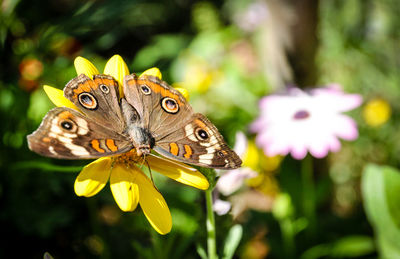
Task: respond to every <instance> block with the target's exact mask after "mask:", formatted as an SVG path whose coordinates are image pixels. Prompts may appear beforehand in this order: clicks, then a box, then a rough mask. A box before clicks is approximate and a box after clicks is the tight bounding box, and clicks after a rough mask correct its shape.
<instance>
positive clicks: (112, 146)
mask: <svg viewBox="0 0 400 259" xmlns="http://www.w3.org/2000/svg"><path fill="white" fill-rule="evenodd" d="M106 146H107V147H108V148H109V149H110V150H111V151H112V152H115V151H117V150H118V147H117V146H116V145H115V143H114V140H113V139H106Z"/></svg>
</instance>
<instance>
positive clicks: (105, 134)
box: [27, 74, 242, 169]
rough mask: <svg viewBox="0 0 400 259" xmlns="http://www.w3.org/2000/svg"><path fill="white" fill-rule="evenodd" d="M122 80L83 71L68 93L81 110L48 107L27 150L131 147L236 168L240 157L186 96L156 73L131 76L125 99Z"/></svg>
mask: <svg viewBox="0 0 400 259" xmlns="http://www.w3.org/2000/svg"><path fill="white" fill-rule="evenodd" d="M118 89H119V85H118V82H117V81H116V80H115V79H114V78H113V77H111V76H108V75H94V76H93V78H89V77H88V76H86V75H84V74H81V75H79V76H78V77H76V78H74V79H72V80H71V81H69V82H68V83H67V85H66V86H65V88H64V96H65V97H66V98H67V99H69V100H70V101H71V102H72V103H74V104H75V106H76V107H78V108H79V110H80V111H77V110H74V109H70V108H67V107H57V108H54V109H52V110H50V111H49V112H48V113H47V114H46V116H45V117H44V118H43V121H42V123H41V124H40V126H39V128H38V129H37V130H36V131H35V132H33V133H32V134H31V135H29V136H28V137H27V138H28V146H29V148H30V149H31V150H32V151H34V152H36V153H38V154H40V155H43V156H47V157H53V158H61V159H94V158H99V157H103V156H114V155H118V154H123V153H126V152H128V151H130V150H132V149H135V150H136V153H137V155H138V156H140V157H145V156H146V155H148V154H150V153H151V151H152V150H154V151H156V152H157V153H159V154H160V155H162V156H164V157H166V158H169V159H172V160H175V161H179V162H184V163H189V164H192V165H197V166H202V167H208V168H217V169H233V168H238V167H240V165H241V163H242V161H241V160H240V158H239V156H238V155H237V154H236V153H235V152H234V151H233V150H232V149H230V148H229V147H228V145H227V144H226V142H225V141H224V139H223V137H222V135H221V134H220V133H219V132H218V129H217V128H216V127H215V126H214V125H213V124H212V123H211V122H210V121H209V120H208V119H207V118H206V117H205V116H204V115H202V114H200V113H194V112H193V109H192V107H191V106H190V104H189V103H188V102H187V100H186V99H185V98H184V97H183V96H182V94H181V93H180V92H179V91H177V90H175V89H174V88H173V87H171V86H169V85H168V84H167V83H166V82H164V81H161V80H160V79H159V78H158V77H155V76H150V75H143V76H140V77H137V76H136V75H135V74H131V75H127V76H125V78H124V82H123V92H124V97H123V98H120V96H119V90H118Z"/></svg>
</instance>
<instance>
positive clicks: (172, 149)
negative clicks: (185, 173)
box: [169, 143, 179, 156]
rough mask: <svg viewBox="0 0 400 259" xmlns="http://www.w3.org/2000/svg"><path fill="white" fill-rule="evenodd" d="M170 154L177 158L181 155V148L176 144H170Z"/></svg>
mask: <svg viewBox="0 0 400 259" xmlns="http://www.w3.org/2000/svg"><path fill="white" fill-rule="evenodd" d="M169 152H170V153H171V154H173V155H174V156H177V155H178V153H179V147H178V145H177V144H176V143H169Z"/></svg>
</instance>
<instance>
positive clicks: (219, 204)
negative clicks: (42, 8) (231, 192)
mask: <svg viewBox="0 0 400 259" xmlns="http://www.w3.org/2000/svg"><path fill="white" fill-rule="evenodd" d="M231 206H232V205H231V203H230V202H229V201H223V200H220V199H217V200H215V201H214V204H213V210H214V211H215V213H217V215H218V216H222V215H225V214H226V213H228V212H229V210H230V209H231Z"/></svg>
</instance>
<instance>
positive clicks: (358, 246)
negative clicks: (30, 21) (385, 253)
mask: <svg viewBox="0 0 400 259" xmlns="http://www.w3.org/2000/svg"><path fill="white" fill-rule="evenodd" d="M374 251H375V245H374V240H373V239H372V238H371V237H369V236H347V237H344V238H342V239H339V240H338V241H336V242H335V243H334V245H333V247H332V249H331V253H330V254H331V255H332V256H334V257H359V256H363V255H367V254H370V253H372V252H374Z"/></svg>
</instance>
